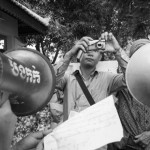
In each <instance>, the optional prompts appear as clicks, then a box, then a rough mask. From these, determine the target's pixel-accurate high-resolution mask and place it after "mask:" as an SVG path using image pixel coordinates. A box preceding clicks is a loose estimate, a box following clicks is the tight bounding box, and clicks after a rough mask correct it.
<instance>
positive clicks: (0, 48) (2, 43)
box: [0, 34, 7, 53]
mask: <svg viewBox="0 0 150 150" xmlns="http://www.w3.org/2000/svg"><path fill="white" fill-rule="evenodd" d="M6 49H7V41H6V36H4V35H1V34H0V52H1V53H3V52H5V51H6Z"/></svg>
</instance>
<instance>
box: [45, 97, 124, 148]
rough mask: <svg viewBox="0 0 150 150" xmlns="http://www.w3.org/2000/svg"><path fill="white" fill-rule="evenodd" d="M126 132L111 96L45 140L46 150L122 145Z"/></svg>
mask: <svg viewBox="0 0 150 150" xmlns="http://www.w3.org/2000/svg"><path fill="white" fill-rule="evenodd" d="M122 137H123V128H122V125H121V122H120V119H119V116H118V113H117V110H116V108H115V106H114V100H113V97H112V96H109V97H107V98H106V99H104V100H102V101H100V102H98V103H96V104H94V105H93V106H90V107H89V108H87V109H85V110H83V111H82V112H80V113H79V114H76V115H75V116H73V117H71V118H70V119H69V120H67V121H65V122H64V123H62V124H61V125H60V126H58V127H57V128H56V129H54V131H53V132H52V133H50V134H49V135H47V136H46V137H45V138H44V148H45V150H94V149H97V148H100V147H102V146H104V145H106V144H108V143H111V142H116V141H120V140H121V138H122Z"/></svg>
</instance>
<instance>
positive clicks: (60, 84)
mask: <svg viewBox="0 0 150 150" xmlns="http://www.w3.org/2000/svg"><path fill="white" fill-rule="evenodd" d="M119 62H120V63H119V64H120V65H121V67H123V68H126V62H125V61H124V60H123V59H122V60H121V57H120V58H119ZM69 63H70V57H69V56H67V55H66V56H65V58H64V60H63V63H62V65H61V66H60V67H59V68H58V69H57V72H56V75H57V88H59V89H61V90H62V91H64V106H63V107H64V110H63V113H64V120H66V119H67V118H68V115H69V113H70V111H71V110H74V111H77V112H80V111H82V110H84V109H85V108H87V107H89V106H90V104H89V102H88V100H87V99H86V97H85V95H84V93H83V91H82V89H81V87H80V85H79V83H78V81H77V80H76V78H75V76H74V74H73V73H72V74H70V75H66V74H65V71H66V70H67V68H68V65H69ZM77 70H80V69H79V68H78V69H77ZM80 73H81V71H80ZM81 75H82V74H81ZM83 81H84V82H85V84H86V86H87V88H88V90H89V92H90V94H91V95H92V97H93V99H94V101H95V103H96V102H98V101H101V100H103V99H104V98H106V97H107V96H109V95H110V94H112V93H113V92H116V91H118V90H120V89H122V88H124V87H126V84H125V78H124V75H123V74H120V75H118V74H113V73H109V72H98V71H97V69H96V70H95V71H94V72H93V73H92V74H91V76H90V79H89V80H87V81H85V80H84V78H83Z"/></svg>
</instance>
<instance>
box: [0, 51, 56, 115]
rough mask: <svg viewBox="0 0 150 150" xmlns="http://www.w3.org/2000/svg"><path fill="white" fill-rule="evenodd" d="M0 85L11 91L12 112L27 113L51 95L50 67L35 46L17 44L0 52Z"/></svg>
mask: <svg viewBox="0 0 150 150" xmlns="http://www.w3.org/2000/svg"><path fill="white" fill-rule="evenodd" d="M0 89H1V90H4V91H8V92H10V93H11V94H10V97H9V98H10V103H11V106H12V110H13V112H14V113H15V114H16V115H18V116H25V115H31V114H33V113H35V112H37V111H38V110H40V109H41V108H43V107H44V106H45V105H46V104H47V103H48V101H49V100H50V98H51V97H52V95H53V92H54V89H55V73H54V69H53V67H52V65H51V64H50V62H49V60H48V59H47V58H46V57H45V56H43V55H42V54H40V53H39V52H38V51H36V50H32V49H28V48H21V49H16V50H11V51H7V52H6V53H4V54H2V53H1V54H0Z"/></svg>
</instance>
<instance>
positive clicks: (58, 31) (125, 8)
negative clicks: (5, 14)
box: [18, 0, 150, 62]
mask: <svg viewBox="0 0 150 150" xmlns="http://www.w3.org/2000/svg"><path fill="white" fill-rule="evenodd" d="M18 1H19V2H20V3H22V4H24V5H25V6H27V7H28V8H30V9H31V10H33V11H35V12H36V13H38V14H39V15H41V16H43V17H47V16H50V17H51V21H50V24H49V31H48V33H47V35H44V36H38V37H35V38H34V40H31V41H34V42H35V43H40V45H41V47H42V50H43V52H44V54H46V52H47V51H50V52H52V53H56V52H57V53H58V51H60V50H61V51H63V52H64V53H65V52H66V51H68V50H69V49H70V47H71V46H72V44H73V43H74V41H75V40H77V39H79V38H81V37H83V36H91V37H93V38H94V39H97V38H99V36H100V34H101V33H102V32H104V31H111V32H113V33H114V35H115V36H116V37H117V39H118V40H119V42H120V43H121V44H122V46H124V45H125V44H126V39H127V37H128V36H131V37H133V38H134V39H138V38H145V37H147V34H148V33H149V26H150V19H149V18H150V7H149V6H150V2H149V1H148V0H61V1H60V0H40V1H39V0H32V1H30V0H18ZM29 39H30V38H29ZM31 39H32V38H31ZM29 41H30V40H29ZM52 43H53V46H51V45H52ZM37 48H38V45H37ZM53 62H54V61H53Z"/></svg>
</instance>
